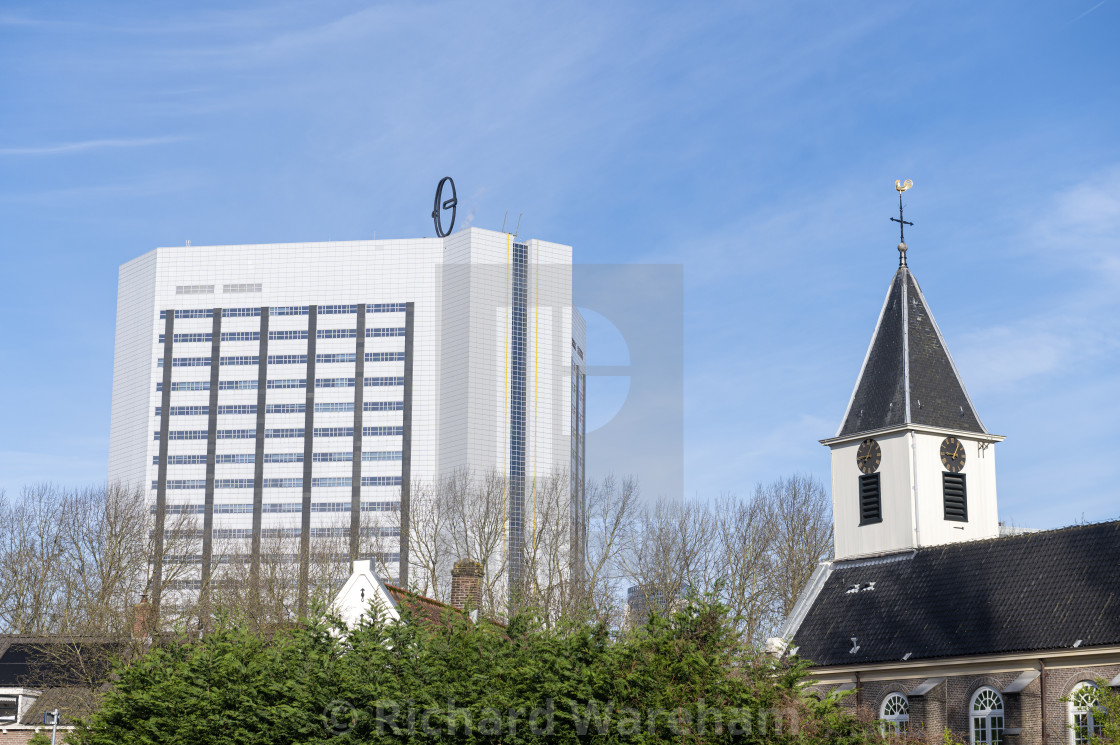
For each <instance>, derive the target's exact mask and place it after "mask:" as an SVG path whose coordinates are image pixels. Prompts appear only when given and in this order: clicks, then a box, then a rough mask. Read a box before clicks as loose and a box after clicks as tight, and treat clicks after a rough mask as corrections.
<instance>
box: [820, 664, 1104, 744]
mask: <svg viewBox="0 0 1120 745" xmlns="http://www.w3.org/2000/svg"><path fill="white" fill-rule="evenodd" d="M1118 674H1120V665H1102V666H1095V667H1081V668H1049V669H1047V671H1046V677H1047V679H1046V714H1047V716H1046V719H1047V728H1046V729H1047V737H1046V741H1045V742H1043V738H1042V730H1043V727H1042V699H1041V693H1042V680H1041V678H1036V679H1035V680H1034V681H1032V682H1031V683H1030V685H1028V686H1027V687H1026V688H1024V689H1023V690H1022V691H1020V692H1019V693H1002V691H1003V689H1004V688H1006V687H1007V686H1008V685H1009V684H1010V683H1011V682H1012V681H1014V680H1015V679H1016V678H1017V677H1019V672H1009V673H998V674H994V675H976V674H970V675H957V676H949V677H946V679H945V680H944V681H943V682H942V683H940V684H938V685H936V686H934V687H933V688H932V689H930V690H929V691H928V692H927V693H926V695H924V696H910V695H909V694H910V691H913V690H914V689H915V688H917V687H918V686H919V685H921V684H922V683H923V682H924V681H925V680H927V679H928V678H927V677H918V678H899V679H896V680H887V681H869V682H864V683H862V685H861V686H860V692H859V696H858V700H859V702H860V711H859V712H858V713H859V715H860V717H861V718H864V719H868V720H871V719H877V718H878V717H879V711H880V707H881V706H882V704H883V701H884V700H885V699H886V697H887V696H888V695H889V694H891V693H893V692H898V693H901V694H903V695H905V696H907V697H908V698H909V702H910V730H911V732H913V733H915V734H917V733H922V734H923V735H924V739H925V740H926V741H927V742H930V743H940V742H941V741H942V736H943V732H944V730H945V727H946V726H948V728H949V730H950V731H951V732H952V733H953V735H954V736H955V737H956V738H957V739H958V740H960V741H962V742H966V743H967V742H970V728H971V726H972V720H971V711H970V706H971V703H972V696H973V695H974V694H975V693H976V691H978V690H979V689H980V688H982V687H984V686H990V687H992V688H994V689H995V690H997V691H1000V696H1001V697H1002V698H1003V706H1004V727H1005V728H1006V729H1021V730H1022V732H1021V733H1020V734H1018V735H1007V736H1006V737H1005V738H1004V742H1005V743H1006V744H1007V745H1068V743H1069V742H1070V736H1069V728H1068V727H1067V726H1066V725H1067V723H1068V711H1069V709H1068V707H1067V704H1066V702H1064V701H1062V700H1061V699H1062V698H1063V697H1066V696H1068V695H1069V694H1070V692H1071V691H1072V690H1073V688H1074V687H1075V686H1076V685H1077V684H1078V683H1080V682H1081V681H1091V682H1093V681H1096V680H1098V679H1099V678H1104V679H1106V680H1111V679H1112V678H1114V677H1116V675H1118ZM834 688H835V686H834V685H816V686H811V687H810V690H811V691H812V692H814V693H815V694H817V695H825V694H827V693H828V692H830V691H831V690H833V689H834ZM856 702H857V695H856V692H855V691H853V692H852V693H850V694H849V695H848V696H847V697H845V698H844V699H843V702H842V705H843V706H844V707H845V708H848V709H850V710H852V711H853V712H854V711H855V709H856Z"/></svg>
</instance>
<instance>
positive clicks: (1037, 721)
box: [771, 245, 1120, 745]
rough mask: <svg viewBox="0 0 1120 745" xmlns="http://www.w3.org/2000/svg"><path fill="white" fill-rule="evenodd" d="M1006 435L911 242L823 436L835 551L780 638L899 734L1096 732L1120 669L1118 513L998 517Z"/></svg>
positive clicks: (1076, 741)
mask: <svg viewBox="0 0 1120 745" xmlns="http://www.w3.org/2000/svg"><path fill="white" fill-rule="evenodd" d="M900 250H901V251H902V255H903V257H905V246H904V245H903V246H900ZM1002 439H1003V438H1002V437H1000V436H997V435H992V434H990V433H989V432H988V430H987V429H986V428H985V427H984V425H983V423H982V422H981V421H980V418H979V416H978V415H977V413H976V411H975V409H974V408H973V405H972V402H971V400H970V399H969V396H968V393H967V392H966V390H965V388H964V384H963V382H962V380H961V377H960V375H959V374H958V372H957V369H956V366H955V365H954V364H953V361H952V358H951V357H950V356H949V351H948V349H947V347H946V346H945V341H944V339H943V338H942V336H941V332H940V331H939V330H938V328H937V324H936V323H935V322H934V320H933V316H932V314H931V313H930V309H929V306H928V305H927V303H926V300H925V297H924V296H923V295H922V292H921V290H920V289H919V288H918V283H917V281H916V280H915V279H914V276H913V275H912V274H911V273H910V270H909V268H908V267H907V266H906V262H905V258H903V260H902V261H901V262H900V266H899V269H898V271H897V272H896V273H895V276H894V279H893V280H892V282H891V286H890V289H889V291H888V293H887V298H886V302H885V303H884V305H883V310H882V313H881V314H880V316H879V322H878V324H877V326H876V329H875V333H874V335H873V337H872V341H871V346H870V348H869V349H868V352H867V356H866V358H865V360H864V363H863V369H862V370H861V371H860V375H859V380H858V382H857V384H856V388H855V391H854V393H853V394H852V398H851V401H850V402H849V404H848V409H847V411H846V413H845V415H844V419H843V422H842V424H841V426H840V430H839V431H838V432H837V434H836V436H835V437H832V438H830V439H827V440H824V441H823V442H824V444H826V445H827V446H828V447H829V448H830V449H831V451H832V495H833V516H834V520H835V542H836V547H835V559H834V560H833V561H828V562H825V563H823V564H821V565H820V566H819V567H818V568H817V570H816V572H815V573H814V575H813V577H812V579H811V580H810V581H809V584H808V586H807V587H806V589H805V591H804V592H803V593H802V595H801V597H800V599H799V600H798V602H797V605H796V606H795V608H794V610H793V612H792V613H791V615H790V617H789V618H788V619H787V621H786V624H785V626H784V628H783V630H782V635H781V637H780V638H776V639H773V640H771V644H772V649H774V650H775V651H776V652H779V653H787V652H788V653H796V654H799V655H801V656H802V657H805V658H806V659H808V660H810V661H812V662H813V663H814V667H813V668H812V676H813V677H814V678H815V679H816V682H817V684H816V688H817V690H818V691H819V692H820V693H821V694H822V695H824V694H829V693H833V692H838V691H853V695H852V696H850V697H849V698H848V699H847V701H848V702H850V704H851V705H854V706H858V707H861V708H863V709H865V710H867V711H868V712H869V713H870V714H871V715H872V716H873V717H875V718H877V719H878V720H879V721H880V726H881V728H882V729H883V731H884V732H885V733H889V732H891V731H899V730H910V731H911V732H913V733H915V734H919V735H921V736H923V737H924V738H925V739H926V740H927V741H929V742H941V741H942V733H943V731H944V729H945V728H946V727H948V728H949V729H951V730H953V731H954V732H955V733H956V734H957V736H958V737H966V738H968V740H969V742H971V743H973V744H974V745H980V743H985V744H991V745H995V744H998V743H1030V744H1031V745H1042V744H1043V743H1071V744H1073V745H1080V744H1081V743H1087V742H1088V737H1089V735H1090V734H1092V733H1093V732H1095V731H1096V727H1097V723H1096V722H1095V720H1094V716H1095V715H1096V710H1095V708H1094V702H1095V700H1096V699H1095V696H1096V686H1097V682H1096V681H1097V680H1098V679H1101V678H1103V679H1104V680H1105V681H1106V683H1107V684H1108V685H1111V686H1120V613H1118V612H1117V603H1118V602H1120V522H1111V523H1103V524H1098V525H1081V526H1075V527H1071V528H1064V529H1061V530H1050V531H1025V530H1022V529H1015V528H1007V527H1006V526H1001V525H1000V523H999V521H998V518H997V510H996V478H995V455H994V446H995V444H996V443H998V442H1000V441H1002ZM1061 484H1062V482H1061V478H1060V472H1056V473H1055V480H1054V487H1055V492H1054V494H1055V497H1056V498H1068V496H1069V495H1064V494H1062V493H1061V491H1060V489H1061ZM1001 536H1004V537H1001Z"/></svg>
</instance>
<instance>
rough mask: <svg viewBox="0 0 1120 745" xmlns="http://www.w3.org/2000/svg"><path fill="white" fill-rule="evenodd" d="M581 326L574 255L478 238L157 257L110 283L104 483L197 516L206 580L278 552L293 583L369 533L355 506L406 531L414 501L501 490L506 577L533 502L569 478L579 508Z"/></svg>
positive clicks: (500, 237) (177, 252) (183, 250)
mask: <svg viewBox="0 0 1120 745" xmlns="http://www.w3.org/2000/svg"><path fill="white" fill-rule="evenodd" d="M201 286H212V287H213V291H212V292H205V293H202V292H190V293H187V292H182V291H180V290H181V289H182V288H183V287H201ZM246 288H250V289H246ZM574 314H575V311H574V310H573V308H572V305H571V248H570V247H567V246H562V245H559V244H553V243H547V242H543V241H528V242H524V243H521V242H517V243H515V242H514V239H513V237H512V236H510V235H508V234H505V233H494V232H490V231H484V230H479V229H475V228H471V229H467V230H464V231H460V232H459V233H456V234H454V235H451V236H448V237H447V238H444V239H437V238H432V239H415V240H388V241H352V242H339V243H299V244H269V245H242V246H182V247H171V248H159V249H156V250H154V251H152V252H149V253H148V254H145V255H144V256H142V257H140V258H138V259H136V260H134V261H132V262H129V263H128V264H125V265H124V266H122V267H121V273H120V290H119V299H118V329H117V351H116V360H115V367H114V389H113V424H112V433H111V443H110V474H109V475H110V478H111V479H113V480H119V481H120V482H122V483H125V484H132V485H134V486H137V487H138V488H143V489H145V490H148V491H149V495H150V497H149V498H150V500H151V502H152V505H153V508H155V507H156V504H157V502H158V503H159V504H160V505H162V504H165V503H166V504H174V506H175V507H174V509H175V510H178V511H179V512H194V511H195V510H196V508H197V514H198V515H199V516H200V517H204V518H205V521H201V520H200V523H199V526H200V527H199V530H200V532H201V535H200V536H199V537H200V541H199V546H198V552H199V554H200V560H201V561H202V562H204V566H206V567H209V558H210V556H211V553H212V550H216V549H212V546H211V542H212V540H216V539H217V538H219V537H222V538H231V539H238V540H240V539H247V545H250V544H251V546H252V549H251V554H252V555H253V556H259V555H260V553H261V552H262V551H266V550H267V548H266V546H265V544H267V543H268V541H269V538H270V537H275V536H277V535H281V534H282V535H289V534H290V536H297V537H298V539H299V543H300V544H301V548H302V550H301V551H300V554H301V556H300V559H301V565H302V566H304V567H305V566H306V562H308V561H309V560H310V559H309V558H308V556H309V553H308V551H309V540H310V539H313V538H314V537H316V536H333V535H334V534H335V533H336V532H338V531H341V532H342V533H345V534H347V535H350V534H351V533H352V532H353V530H354V529H355V526H359V524H361V525H365V524H366V523H365V522H361V523H359V520H358V519H357V515H355V514H354V512H355V506H357V507H358V509H359V511H360V513H362V514H367V513H368V514H370V515H374V516H376V515H377V513H381V512H384V511H385V510H384V509H382V508H380V507H379V508H377V509H374V508H373V507H371V508H370V509H369V510H366V507H365V506H366V505H367V504H369V505H393V504H396V503H400V504H402V505H403V506H404V510H405V514H407V507H408V504H409V492H410V486H411V485H412V484H413V483H416V482H434V481H436V480H437V479H440V478H442V477H446V476H449V475H451V474H453V473H455V472H457V471H460V470H462V469H469V470H471V471H473V472H475V473H477V474H479V475H484V474H486V473H489V472H494V471H497V472H500V473H501V474H503V475H504V476H505V477H506V478H507V482H508V484H509V492H510V493H509V495H508V496H509V497H510V499H509V500H508V504H509V505H510V513H509V515H508V516H507V517H508V525H507V527H508V529H509V539H510V541H509V543H508V549H509V550H508V551H507V556H506V558H507V559H509V558H510V555H509V551H512V552H513V555H514V556H517V555H519V552H520V549H519V548H517V546H519V545H520V540H521V530H522V529H523V528H524V525H525V524H526V522H527V521H531V520H533V519H534V518H535V515H534V514H533V505H534V498H535V495H536V489H537V488H538V485H539V484H540V483H542V482H543V481H544V480H545V479H547V478H548V477H550V476H553V475H557V474H562V475H563V477H564V478H566V479H568V480H569V481H570V491H571V495H572V496H574V497H576V498H577V499H578V500H582V498H583V497H582V495H583V484H582V462H583V450H582V448H583V444H582V443H583V421H584V418H583V396H584V392H585V385H586V377H585V374H584V372H582V371H583V369H584V368H583V353H584V346H585V341H584V339H583V334H582V321H580V322H579V324H578V329H579V332H578V336H579V339H576V338H575V336H574V334H573V331H574V330H576V326H577V324H574V323H573V318H574ZM575 317H578V316H575ZM359 334H360V335H361V338H360V339H359V338H358V337H359ZM577 350H578V352H577ZM188 359H189V360H190V363H189V364H188V363H187V362H186V361H184V360H188ZM196 434H197V436H196ZM367 456H369V457H367ZM577 464H578V466H579V468H578V470H572V469H573V466H575V465H577ZM193 481H200V483H202V485H203V487H202V488H201V489H197V490H189V489H182V488H174V489H171V490H170V491H169V486H170V484H171V482H175V483H176V484H177V485H178V484H182V483H186V482H193ZM406 482H407V483H406ZM234 484H236V485H237V488H234V486H231V485H234ZM282 506H283V508H282ZM386 509H387V508H386ZM172 511H173V510H168V511H167V514H171V512H172ZM572 514H573V517H574V518H575V517H576V516H580V515H582V514H583V512H582V508H576V507H575V506H573V508H572ZM365 519H366V518H362V520H363V521H364V520H365ZM382 528H383V529H384V530H388V524H387V523H384V524H383V525H382ZM382 528H378V530H381V529H382ZM361 530H363V531H364V530H365V528H361ZM285 531H286V532H285ZM389 532H392V531H389ZM582 535H583V531H582V530H575V529H573V537H576V536H582ZM345 543H347V544H349V551H350V553H351V554H353V553H355V552H356V551H359V542H358V541H357V540H354V539H353V537H352V536H351V540H349V541H346V542H345ZM398 543H399V542H398V541H394V545H392V546H391V553H393V554H397V553H399V552H400V551H401V550H402V549H403V551H404V552H406V553H407V550H408V548H407V545H405V546H400V545H398ZM254 566H256V562H255V561H254ZM511 568H512V567H511ZM395 569H396V571H395V572H394V573H395V574H396V576H394V577H391V578H392V579H403V578H402V577H400V574H401V572H400V567H399V566H397V567H395ZM300 576H301V578H304V577H305V576H306V575H305V572H304V571H301V572H300ZM512 576H514V577H516V576H517V575H516V572H514V573H513V575H512ZM305 583H306V580H304V582H301V584H305Z"/></svg>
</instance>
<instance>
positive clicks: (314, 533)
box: [164, 526, 401, 539]
mask: <svg viewBox="0 0 1120 745" xmlns="http://www.w3.org/2000/svg"><path fill="white" fill-rule="evenodd" d="M301 532H302V531H301V530H300V528H264V529H262V530H261V535H262V536H263V537H265V538H273V537H285V538H299V536H300V533H301ZM164 534H165V535H166V536H167V537H168V538H171V539H174V538H202V531H201V530H199V529H190V530H174V529H171V530H167V531H165V533H164ZM400 534H401V531H400V528H390V527H387V526H375V527H369V528H362V530H361V535H362V536H364V537H374V536H379V537H384V538H399V537H400ZM211 535H213V536H214V537H215V538H218V539H229V538H252V537H253V529H252V528H215V529H214V530H213V531H211ZM349 536H350V528H312V529H311V537H312V538H348V537H349Z"/></svg>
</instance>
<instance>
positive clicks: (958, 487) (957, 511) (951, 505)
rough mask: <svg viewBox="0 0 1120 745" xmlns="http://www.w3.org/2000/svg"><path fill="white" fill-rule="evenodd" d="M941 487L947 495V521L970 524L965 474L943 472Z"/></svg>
mask: <svg viewBox="0 0 1120 745" xmlns="http://www.w3.org/2000/svg"><path fill="white" fill-rule="evenodd" d="M941 486H942V490H943V491H944V493H945V519H946V520H955V521H957V522H961V523H966V522H968V489H967V488H966V486H965V478H964V474H963V473H949V472H948V471H945V472H943V473H942V474H941Z"/></svg>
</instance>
